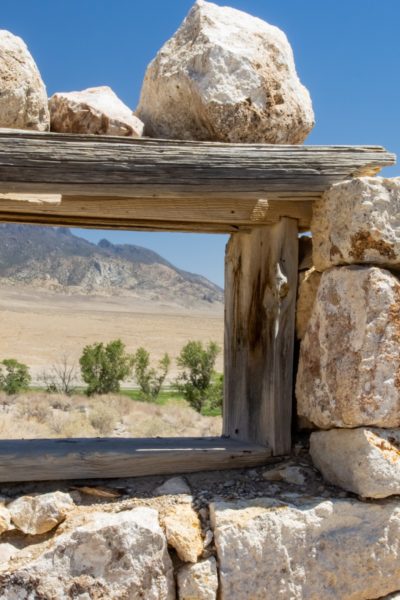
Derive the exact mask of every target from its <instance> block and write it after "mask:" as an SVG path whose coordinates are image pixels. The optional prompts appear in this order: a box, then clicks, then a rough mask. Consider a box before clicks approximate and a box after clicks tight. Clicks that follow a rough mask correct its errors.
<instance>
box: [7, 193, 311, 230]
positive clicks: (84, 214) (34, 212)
mask: <svg viewBox="0 0 400 600" xmlns="http://www.w3.org/2000/svg"><path fill="white" fill-rule="evenodd" d="M13 196H14V197H13V198H12V199H10V198H9V197H8V196H7V195H5V194H3V195H2V194H0V220H10V219H12V218H13V216H14V217H15V220H17V221H21V220H22V215H25V222H39V220H40V221H41V222H43V223H44V224H46V223H48V224H63V225H74V224H75V222H76V223H79V224H81V226H89V227H90V226H93V227H97V226H98V227H108V228H110V229H111V228H118V227H122V228H125V229H126V228H137V229H147V230H149V229H153V230H155V231H160V230H171V231H176V230H179V229H182V230H185V231H188V230H190V231H210V232H211V233H213V232H218V231H222V232H224V233H232V232H235V231H239V230H243V229H249V228H250V227H254V226H257V225H262V224H268V225H271V224H273V223H277V222H278V221H279V220H280V218H281V217H283V216H286V217H291V218H294V219H297V220H298V222H299V228H300V229H307V228H309V225H310V221H311V214H312V201H311V200H297V201H291V200H267V199H259V200H249V199H238V200H232V199H231V198H221V199H219V200H212V199H209V198H188V199H184V198H177V199H172V200H169V199H165V198H118V197H117V198H112V197H111V198H108V197H104V196H93V197H91V196H62V199H61V196H60V200H61V201H60V202H59V203H54V204H50V203H49V202H47V201H43V202H41V198H42V196H41V195H36V196H34V197H33V198H34V199H35V202H33V200H32V199H31V198H32V197H31V196H30V197H29V202H28V204H26V203H25V197H24V196H23V197H22V198H21V199H19V198H18V199H17V196H18V195H13Z"/></svg>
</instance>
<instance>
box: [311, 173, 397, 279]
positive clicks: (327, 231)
mask: <svg viewBox="0 0 400 600" xmlns="http://www.w3.org/2000/svg"><path fill="white" fill-rule="evenodd" d="M311 231H312V234H313V262H314V265H315V267H316V268H317V269H318V270H319V271H323V270H324V269H327V268H328V267H331V266H333V265H343V264H352V263H372V264H375V265H382V266H387V267H390V266H394V267H399V266H400V177H397V178H395V179H384V178H383V177H360V178H358V179H351V180H349V181H343V182H341V183H337V184H335V185H334V186H332V187H331V188H330V190H328V191H327V192H325V194H324V196H323V198H322V199H321V200H318V201H316V202H315V204H314V208H313V219H312V223H311Z"/></svg>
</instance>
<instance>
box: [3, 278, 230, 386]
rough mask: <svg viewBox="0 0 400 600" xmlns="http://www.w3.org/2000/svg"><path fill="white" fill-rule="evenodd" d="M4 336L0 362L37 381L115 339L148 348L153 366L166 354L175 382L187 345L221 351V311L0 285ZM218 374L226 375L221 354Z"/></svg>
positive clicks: (132, 347)
mask: <svg viewBox="0 0 400 600" xmlns="http://www.w3.org/2000/svg"><path fill="white" fill-rule="evenodd" d="M0 330H1V337H0V360H1V359H3V358H16V359H17V360H19V361H21V362H23V363H25V364H27V365H28V366H29V368H30V370H31V374H32V376H33V379H34V381H37V380H38V377H39V376H40V373H41V372H42V371H43V370H48V369H49V368H50V367H51V365H52V364H54V362H57V361H59V360H60V359H61V358H62V357H63V356H64V355H67V356H68V357H69V358H70V359H71V360H73V361H75V362H77V361H78V359H79V356H80V355H81V353H82V349H83V347H84V346H85V345H87V344H92V343H94V342H97V341H103V342H108V341H110V340H113V339H116V338H120V339H121V340H122V341H123V342H124V343H125V344H126V347H127V350H128V351H130V352H134V351H135V350H136V349H137V348H138V347H139V346H144V347H145V348H146V349H147V350H148V351H149V352H150V354H151V357H152V359H153V360H154V362H156V361H158V360H159V359H160V358H161V356H162V355H163V354H164V353H165V352H168V353H169V354H170V356H171V357H172V359H173V361H172V365H171V373H170V379H171V378H173V377H174V376H175V375H176V373H177V368H176V362H175V358H176V357H177V356H178V354H179V352H180V350H181V348H182V346H183V345H184V344H185V343H186V342H187V341H188V340H191V339H196V340H201V341H203V342H204V343H207V342H209V341H211V340H214V341H216V342H217V343H218V344H219V345H220V346H221V348H222V344H223V306H222V305H221V304H216V305H212V304H210V307H209V308H204V309H195V310H193V311H191V310H188V309H185V308H182V307H180V306H179V305H178V304H172V303H169V304H163V303H161V302H160V303H154V302H153V303H150V302H143V301H141V300H138V299H137V298H135V297H132V296H129V297H127V296H112V297H101V296H77V295H66V294H59V293H53V292H51V291H44V290H40V289H36V288H33V287H28V286H22V285H21V286H11V285H10V286H4V285H2V288H1V294H0ZM216 368H217V370H218V371H220V372H222V352H221V353H220V355H219V357H218V360H217V365H216ZM130 387H132V384H130Z"/></svg>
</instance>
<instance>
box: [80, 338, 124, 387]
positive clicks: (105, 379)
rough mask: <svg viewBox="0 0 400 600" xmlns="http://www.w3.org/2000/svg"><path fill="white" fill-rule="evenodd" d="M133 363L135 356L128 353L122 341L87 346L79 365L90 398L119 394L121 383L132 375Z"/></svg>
mask: <svg viewBox="0 0 400 600" xmlns="http://www.w3.org/2000/svg"><path fill="white" fill-rule="evenodd" d="M133 363H134V357H133V355H132V354H128V353H127V352H126V350H125V344H124V343H123V342H122V341H121V340H113V341H112V342H109V343H108V344H107V345H104V344H103V343H102V342H98V343H96V344H92V345H91V346H85V348H84V349H83V353H82V356H81V358H80V359H79V364H80V366H81V374H82V379H83V381H84V382H85V383H87V389H86V393H87V394H88V396H90V395H91V394H108V393H110V392H119V390H120V383H121V381H124V380H125V379H127V378H128V377H129V376H130V375H131V373H132V367H133Z"/></svg>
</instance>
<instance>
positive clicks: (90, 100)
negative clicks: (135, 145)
mask: <svg viewBox="0 0 400 600" xmlns="http://www.w3.org/2000/svg"><path fill="white" fill-rule="evenodd" d="M49 107H50V118H51V130H52V131H58V132H61V133H90V134H99V135H119V136H128V137H140V136H141V135H142V133H143V123H142V122H141V121H140V119H138V118H137V117H136V116H135V115H134V114H133V112H132V110H131V109H130V108H129V107H128V106H126V104H124V103H123V102H122V100H120V99H119V98H118V96H117V95H116V94H115V93H114V92H113V90H112V89H111V88H110V87H108V86H102V87H94V88H88V89H87V90H82V91H80V92H58V93H57V94H54V95H53V96H52V97H51V98H50V100H49Z"/></svg>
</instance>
